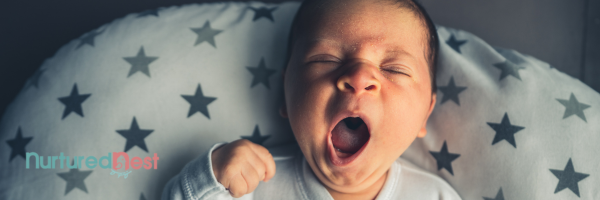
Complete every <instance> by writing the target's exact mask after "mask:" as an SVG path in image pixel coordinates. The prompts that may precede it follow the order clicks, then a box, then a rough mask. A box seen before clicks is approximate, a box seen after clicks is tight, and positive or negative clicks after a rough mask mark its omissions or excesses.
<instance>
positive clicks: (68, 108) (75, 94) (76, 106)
mask: <svg viewBox="0 0 600 200" xmlns="http://www.w3.org/2000/svg"><path fill="white" fill-rule="evenodd" d="M91 95H92V94H82V95H80V94H79V91H78V90H77V83H75V84H74V85H73V89H72V90H71V95H69V96H67V97H60V98H58V100H59V101H60V102H61V103H63V104H64V105H65V111H64V112H63V116H62V119H65V117H67V116H68V115H69V114H71V112H75V113H77V114H78V115H79V116H81V117H83V109H81V104H82V103H83V102H84V101H85V100H86V99H87V98H88V97H90V96H91Z"/></svg>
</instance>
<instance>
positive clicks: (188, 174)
mask: <svg viewBox="0 0 600 200" xmlns="http://www.w3.org/2000/svg"><path fill="white" fill-rule="evenodd" d="M225 144H226V143H218V144H215V145H213V146H212V147H211V148H210V150H209V151H208V152H207V153H206V154H203V155H202V156H200V157H198V158H196V159H194V160H193V161H191V162H189V163H188V164H187V165H186V166H185V167H184V168H183V169H182V170H181V172H179V174H177V175H176V176H175V177H173V178H171V180H170V181H169V182H168V183H167V185H166V186H165V188H164V189H163V193H162V197H161V199H162V200H204V199H216V200H226V199H227V200H229V199H234V198H233V197H232V196H231V195H230V194H229V191H227V190H226V189H225V187H224V186H223V185H222V184H221V183H219V182H218V181H217V178H216V177H215V175H214V173H213V169H212V162H211V155H212V152H213V151H214V150H215V149H217V148H219V147H221V146H222V145H225ZM240 199H247V200H251V199H252V194H247V195H244V196H243V197H242V198H240Z"/></svg>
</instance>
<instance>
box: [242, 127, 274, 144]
mask: <svg viewBox="0 0 600 200" xmlns="http://www.w3.org/2000/svg"><path fill="white" fill-rule="evenodd" d="M269 137H271V136H270V135H267V136H261V135H260V131H259V130H258V125H256V126H255V127H254V132H253V133H252V136H242V139H247V140H250V141H251V142H254V143H256V144H260V145H262V143H263V142H264V141H265V140H267V139H269Z"/></svg>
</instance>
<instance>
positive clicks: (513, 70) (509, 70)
mask: <svg viewBox="0 0 600 200" xmlns="http://www.w3.org/2000/svg"><path fill="white" fill-rule="evenodd" d="M494 67H496V68H498V69H500V70H502V73H501V74H500V80H502V79H504V78H505V77H507V76H508V75H512V76H514V77H515V78H517V79H519V80H521V76H520V75H519V70H520V69H525V67H521V66H519V65H515V64H513V63H512V62H510V61H508V60H506V61H504V62H501V63H496V64H494Z"/></svg>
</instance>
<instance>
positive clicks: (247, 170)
mask: <svg viewBox="0 0 600 200" xmlns="http://www.w3.org/2000/svg"><path fill="white" fill-rule="evenodd" d="M211 162H212V168H213V173H214V174H215V177H216V178H217V181H219V183H221V184H222V185H223V186H225V188H227V189H228V190H229V193H231V196H233V197H235V198H238V197H241V196H243V195H245V194H248V193H250V192H252V191H254V189H256V186H258V183H259V181H264V182H267V181H268V180H269V179H271V178H273V176H274V175H275V160H273V156H272V155H271V153H269V151H268V150H267V149H266V148H264V147H263V146H260V145H258V144H254V143H252V142H250V141H248V140H246V139H241V140H236V141H234V142H232V143H229V144H226V145H223V146H221V147H219V148H217V149H216V150H214V151H213V152H212V155H211Z"/></svg>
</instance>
